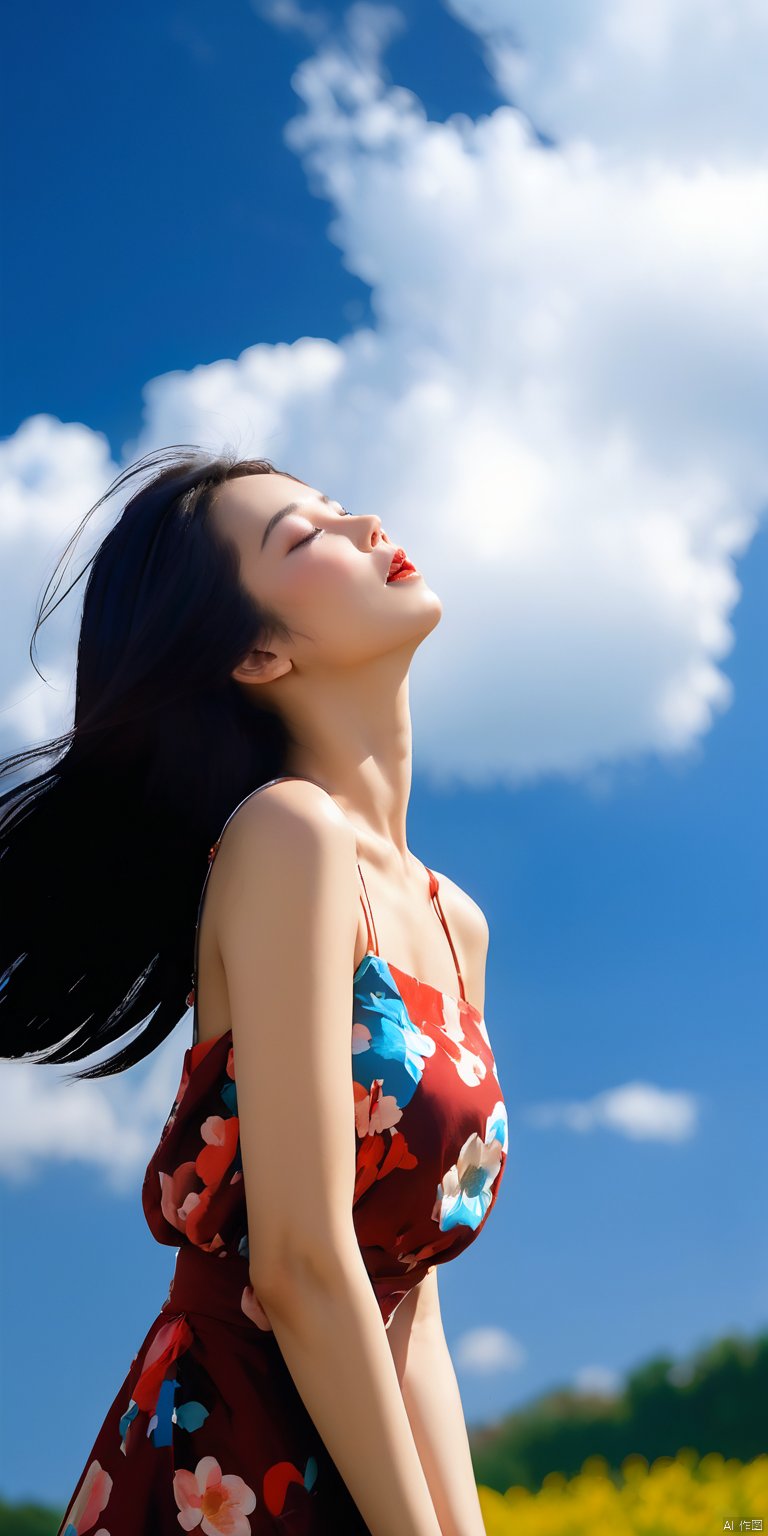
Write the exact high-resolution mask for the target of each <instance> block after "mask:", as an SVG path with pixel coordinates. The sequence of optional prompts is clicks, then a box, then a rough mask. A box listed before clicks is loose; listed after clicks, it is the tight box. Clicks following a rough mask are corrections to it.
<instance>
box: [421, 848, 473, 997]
mask: <svg viewBox="0 0 768 1536" xmlns="http://www.w3.org/2000/svg"><path fill="white" fill-rule="evenodd" d="M424 868H425V869H426V871H427V874H428V875H429V894H430V897H431V899H432V901H433V902H434V905H435V910H436V911H437V915H438V917H439V918H440V921H441V923H442V925H443V927H444V929H445V932H446V937H447V939H448V943H449V944H450V946H451V954H452V955H453V963H454V965H455V966H456V975H457V976H458V978H459V996H460V997H461V999H462V1002H466V1000H467V999H466V995H465V992H464V978H463V976H462V974H461V969H460V966H459V957H458V955H457V954H456V950H455V948H454V944H453V939H452V938H451V930H450V928H449V927H448V920H447V918H446V916H445V913H444V911H443V908H442V905H441V902H440V896H439V894H438V893H439V890H440V882H439V881H438V878H437V875H436V874H434V873H433V871H432V870H431V869H428V868H427V865H426V864H425V865H424Z"/></svg>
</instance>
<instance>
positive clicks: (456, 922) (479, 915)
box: [430, 865, 490, 960]
mask: <svg viewBox="0 0 768 1536" xmlns="http://www.w3.org/2000/svg"><path fill="white" fill-rule="evenodd" d="M430 869H432V872H433V874H435V875H437V878H438V880H439V882H440V893H439V894H440V901H441V903H442V907H443V911H444V913H445V915H446V917H447V919H448V924H449V927H450V928H451V929H452V930H453V931H455V933H456V935H457V937H458V938H459V939H460V940H462V941H463V944H464V950H465V953H467V954H469V953H472V954H475V955H477V956H479V957H480V958H481V959H483V960H484V959H485V956H486V952H487V950H488V942H489V938H490V930H489V927H488V921H487V918H486V916H485V913H484V911H483V909H482V907H481V906H479V904H478V903H477V902H476V901H475V900H473V898H472V897H471V896H470V895H469V893H468V892H467V891H465V890H463V888H462V887H461V886H460V885H457V884H456V881H455V880H451V879H450V878H449V876H448V875H443V874H441V873H440V870H439V869H434V868H433V866H432V865H430Z"/></svg>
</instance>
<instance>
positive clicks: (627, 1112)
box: [522, 1082, 700, 1142]
mask: <svg viewBox="0 0 768 1536" xmlns="http://www.w3.org/2000/svg"><path fill="white" fill-rule="evenodd" d="M699 1110H700V1104H699V1100H698V1098H697V1096H696V1094H693V1093H690V1092H686V1091H683V1090H680V1091H675V1090H673V1089H669V1088H658V1087H656V1085H655V1084H654V1083H642V1082H634V1083H624V1084H622V1085H621V1086H620V1087H618V1088H609V1089H606V1091H605V1092H604V1093H596V1094H595V1095H594V1096H593V1097H592V1098H591V1099H581V1100H579V1099H566V1100H563V1101H562V1102H560V1103H557V1102H550V1103H545V1104H536V1105H530V1106H529V1107H528V1108H527V1109H525V1110H523V1111H522V1118H523V1119H524V1120H526V1121H527V1122H528V1124H529V1125H532V1126H534V1127H535V1128H536V1129H538V1130H549V1129H552V1128H553V1127H554V1128H557V1127H561V1128H562V1129H564V1130H567V1131H579V1132H581V1133H582V1134H584V1133H586V1132H588V1131H597V1130H606V1131H615V1132H616V1134H617V1135H619V1136H624V1137H626V1138H627V1140H629V1141H666V1142H682V1141H689V1140H690V1139H691V1137H692V1136H693V1135H694V1134H695V1132H696V1129H697V1125H698V1117H699Z"/></svg>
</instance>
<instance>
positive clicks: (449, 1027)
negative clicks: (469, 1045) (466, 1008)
mask: <svg viewBox="0 0 768 1536" xmlns="http://www.w3.org/2000/svg"><path fill="white" fill-rule="evenodd" d="M442 999H443V1009H442V1012H443V1033H444V1034H446V1035H447V1036H448V1038H449V1039H450V1040H455V1041H456V1044H457V1045H461V1042H462V1040H463V1039H464V1030H463V1028H462V1024H461V1010H460V1008H459V1004H458V1001H457V999H456V998H455V997H450V996H449V994H448V993H447V992H444V993H442Z"/></svg>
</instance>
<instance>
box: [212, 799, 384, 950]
mask: <svg viewBox="0 0 768 1536" xmlns="http://www.w3.org/2000/svg"><path fill="white" fill-rule="evenodd" d="M356 846H357V845H356V839H355V832H354V828H353V826H352V823H351V822H350V821H349V818H348V817H347V816H345V815H344V813H343V811H342V810H341V809H340V807H339V806H338V805H337V804H336V801H335V800H334V799H333V798H332V796H331V795H329V794H327V793H326V791H325V790H324V789H322V788H321V787H320V785H319V784H313V783H311V782H310V781H309V780H304V779H281V780H278V781H277V782H276V783H269V784H267V785H265V786H263V787H262V788H261V789H259V790H258V791H256V792H255V793H253V794H251V795H249V796H248V797H247V799H245V800H243V801H242V802H241V804H240V805H239V806H238V807H237V808H236V810H235V811H234V813H233V814H232V815H231V816H230V818H229V820H228V821H227V823H226V825H225V827H224V829H223V831H222V833H221V836H220V838H219V847H218V852H217V855H216V859H215V861H214V864H213V868H212V871H211V885H212V890H211V912H210V917H211V929H212V933H213V937H214V940H215V943H216V947H217V949H218V952H219V956H220V958H221V961H222V963H223V965H224V969H225V971H226V972H227V973H228V975H231V972H232V970H233V969H234V968H235V967H236V966H237V967H239V966H240V965H241V963H242V959H243V946H245V948H246V949H250V950H251V951H252V950H253V946H254V942H255V939H254V931H255V929H256V927H257V926H258V928H259V930H260V933H261V934H267V933H271V934H272V938H273V946H274V947H273V950H272V953H273V954H279V955H280V956H281V957H282V959H283V961H284V963H286V964H289V963H290V962H291V960H292V958H294V957H295V955H296V954H297V953H299V952H300V951H301V949H302V948H303V949H304V950H305V952H306V951H311V950H312V949H313V948H315V949H318V950H323V949H325V951H326V953H327V954H328V955H329V956H330V955H332V954H334V955H336V956H337V958H339V945H340V942H341V940H342V938H346V939H348V941H349V947H350V957H351V956H352V954H353V951H354V944H355V938H356V935H357V915H356V913H357V890H356V884H355V881H356V870H355V858H356ZM350 957H348V959H347V965H348V970H349V968H350V967H352V968H353V962H352V960H351V958H350ZM339 963H342V964H343V963H344V962H343V960H340V961H339Z"/></svg>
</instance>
